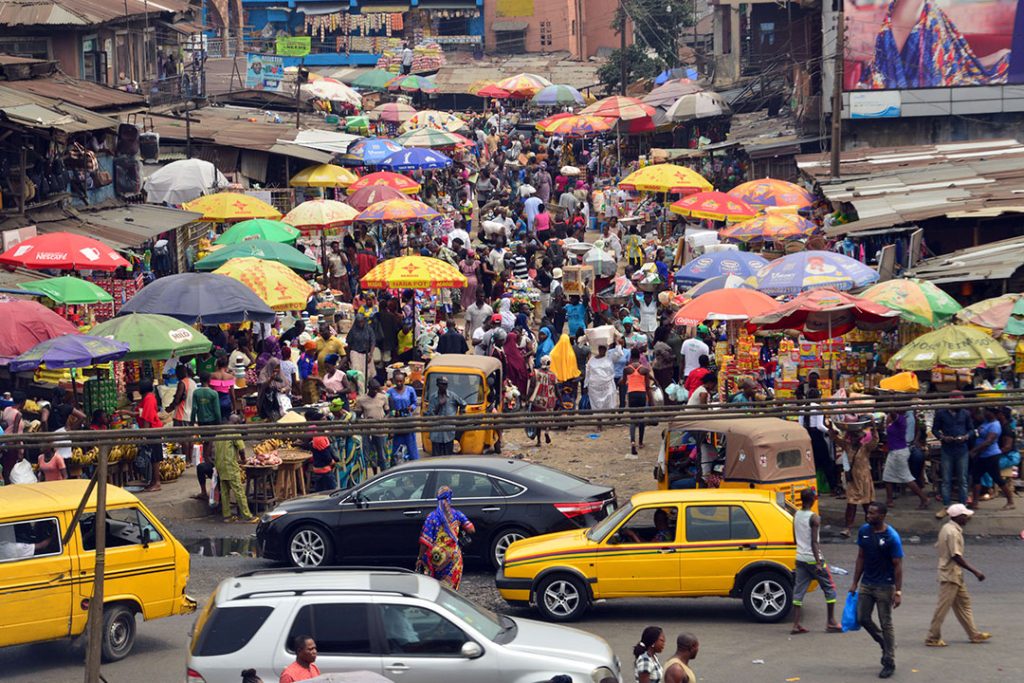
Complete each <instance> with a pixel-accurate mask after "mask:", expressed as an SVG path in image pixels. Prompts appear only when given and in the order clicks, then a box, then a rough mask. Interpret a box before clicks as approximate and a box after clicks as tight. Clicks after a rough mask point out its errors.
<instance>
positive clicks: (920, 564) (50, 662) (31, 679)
mask: <svg viewBox="0 0 1024 683" xmlns="http://www.w3.org/2000/svg"><path fill="white" fill-rule="evenodd" d="M176 531H177V533H179V534H182V535H183V536H184V530H182V529H177V530H176ZM968 543H969V544H970V545H969V546H968V554H969V557H970V558H971V559H972V560H973V561H974V562H975V563H976V564H977V565H979V566H980V567H981V568H982V569H983V571H985V572H986V573H987V574H988V580H987V581H985V583H983V584H978V583H977V582H975V581H974V580H973V578H972V579H971V581H970V585H969V588H970V591H971V593H972V595H973V597H974V608H975V615H976V617H977V619H978V623H979V625H980V626H981V627H982V628H983V629H985V630H989V631H992V632H993V633H994V634H995V636H994V638H993V640H992V641H991V642H989V643H987V644H984V645H970V644H968V643H967V642H966V639H965V637H964V634H963V632H962V631H961V630H960V627H959V625H958V624H957V623H956V621H955V620H954V619H953V617H952V615H950V617H949V619H948V621H947V624H946V626H947V628H946V629H945V631H944V633H943V636H944V638H945V639H946V641H947V642H949V644H950V646H949V647H947V648H945V649H944V650H934V649H929V648H926V647H925V646H924V645H923V644H922V640H923V639H924V634H925V629H926V626H927V623H928V621H929V619H930V617H931V612H932V608H933V607H934V602H935V597H934V596H935V571H934V549H933V548H932V547H931V545H930V544H923V545H908V546H907V555H908V557H907V561H906V572H905V580H904V594H905V597H904V605H903V606H902V607H901V608H900V609H899V610H897V612H896V633H897V642H898V645H899V647H898V651H897V672H896V680H920V681H926V680H938V679H941V680H949V681H966V680H970V681H972V683H986V682H992V683H997V682H998V683H1002V682H1003V681H1007V680H1011V678H1013V677H1014V674H1013V673H1012V672H1013V671H1014V666H1015V665H1014V662H1016V661H1018V659H1019V655H1018V647H1017V645H1016V638H1015V635H1016V634H1017V631H1018V628H1019V624H1020V615H1021V609H1022V607H1024V604H1022V603H1024V598H1022V595H1021V591H1020V590H1019V584H1018V578H1019V569H1018V568H1019V567H1020V566H1021V563H1022V562H1024V544H1022V543H1021V542H1019V541H1002V542H995V541H988V542H985V543H984V544H982V542H981V541H976V540H973V539H969V540H968ZM229 545H230V544H229ZM826 555H827V556H828V557H829V558H830V560H831V561H832V563H833V564H834V565H836V566H839V567H843V568H847V569H851V570H852V568H853V560H854V557H855V553H854V547H853V546H852V545H845V544H844V545H835V544H831V545H828V546H826ZM265 566H266V564H265V563H264V562H263V561H261V560H257V559H252V558H248V557H212V558H211V557H194V559H193V573H192V583H191V586H192V587H191V588H190V592H191V593H192V594H193V595H196V596H198V597H199V598H200V600H201V601H203V602H205V600H206V599H207V597H208V596H209V594H210V591H211V590H212V589H213V587H214V586H215V585H216V584H217V582H218V581H219V580H221V579H222V578H224V577H226V576H230V575H232V574H236V573H239V572H242V571H247V570H250V569H256V568H262V567H265ZM838 581H839V588H840V591H843V590H844V589H845V587H846V585H848V583H849V577H839V578H838ZM464 590H465V591H466V592H467V593H469V594H470V595H471V596H472V597H473V598H474V599H477V600H478V601H480V602H482V603H484V604H487V605H497V604H501V600H500V598H499V597H497V594H496V592H495V591H494V589H493V579H492V577H491V575H490V574H489V573H485V572H483V571H482V570H479V569H477V570H475V571H471V572H470V574H469V575H468V576H467V578H466V582H465V583H464ZM808 604H809V607H808V609H807V612H808V615H807V618H806V620H805V624H806V625H807V626H808V627H809V628H811V629H812V632H811V633H809V634H807V635H803V636H797V637H792V636H790V635H789V625H788V623H786V624H778V625H772V626H761V625H755V624H752V623H751V622H749V621H748V620H747V618H746V615H745V613H744V612H743V609H742V607H741V605H740V603H739V602H738V601H729V600H710V599H701V600H695V601H685V600H666V601H661V602H657V601H654V600H629V601H621V602H612V603H606V604H603V605H599V606H597V608H596V609H595V610H594V611H593V612H591V613H590V615H588V617H587V619H586V620H585V621H583V622H581V623H580V624H578V626H580V627H582V628H585V629H587V630H589V631H592V632H594V633H597V634H599V635H601V636H602V637H604V638H605V639H607V640H608V641H609V642H610V643H611V644H612V646H613V647H614V649H615V652H616V653H617V654H618V655H619V657H620V658H621V659H622V660H623V662H624V663H627V662H631V655H630V653H631V649H632V646H633V645H634V644H635V643H636V641H637V640H638V638H639V635H640V632H641V631H642V630H643V628H644V627H645V626H647V625H649V624H657V625H661V626H662V627H664V628H665V629H666V631H667V632H668V634H669V635H670V641H671V640H672V639H674V637H675V634H676V633H678V632H680V631H682V630H687V631H692V632H693V633H695V634H697V636H698V637H699V638H700V641H701V652H700V658H699V660H698V661H697V662H696V663H695V667H694V668H695V670H696V671H697V673H698V676H699V677H700V679H701V680H704V681H758V682H759V683H766V682H769V681H779V682H784V681H788V682H789V683H794V681H796V680H797V679H799V680H800V681H801V682H802V683H809V682H815V683H817V682H828V681H835V682H840V681H855V680H870V679H874V678H875V676H876V674H877V673H878V669H879V665H878V658H879V652H878V648H877V646H876V645H875V644H874V643H873V642H871V641H870V639H869V638H868V636H867V635H865V634H864V633H851V634H843V635H827V634H825V633H824V632H819V629H820V628H821V627H823V626H824V611H825V610H824V604H823V602H822V601H821V595H820V593H818V594H812V596H810V597H809V599H808ZM515 614H517V613H513V615H515ZM518 614H519V615H520V616H527V617H529V616H532V614H531V613H529V612H520V613H518ZM194 619H195V617H194V616H188V617H176V618H172V619H164V620H161V621H155V622H152V623H148V624H141V625H140V628H139V636H138V640H137V642H136V645H135V651H134V652H133V654H132V655H131V656H130V657H129V658H128V659H126V660H125V661H122V662H119V663H117V664H113V665H109V666H106V667H104V669H103V675H104V676H105V678H106V679H107V681H109V683H136V682H137V681H143V680H144V681H147V682H148V683H163V682H165V681H166V682H171V681H181V680H183V678H184V672H185V661H186V651H187V643H188V633H189V630H190V629H191V627H192V623H193V621H194ZM668 656H669V653H668V652H667V651H666V653H665V656H664V657H663V659H667V658H668ZM81 661H82V660H81V656H80V653H79V652H78V651H76V650H73V649H72V648H69V647H68V644H67V643H66V642H57V643H49V644H42V645H35V646H30V647H17V648H9V649H6V650H0V671H3V672H4V674H3V680H5V681H9V682H11V683H38V682H39V681H74V680H78V679H79V678H80V676H81ZM629 669H630V670H629V671H628V672H627V673H628V675H627V676H626V678H625V680H626V681H627V683H628V681H631V680H632V673H631V666H630V667H629ZM268 683H271V682H268Z"/></svg>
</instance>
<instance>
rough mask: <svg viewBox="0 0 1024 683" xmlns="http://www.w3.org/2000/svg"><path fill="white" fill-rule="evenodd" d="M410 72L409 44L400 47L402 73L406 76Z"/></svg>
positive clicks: (410, 50) (410, 49)
mask: <svg viewBox="0 0 1024 683" xmlns="http://www.w3.org/2000/svg"><path fill="white" fill-rule="evenodd" d="M411 72H412V48H410V47H409V43H405V44H404V45H402V73H403V74H408V73H411Z"/></svg>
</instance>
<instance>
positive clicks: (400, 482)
mask: <svg viewBox="0 0 1024 683" xmlns="http://www.w3.org/2000/svg"><path fill="white" fill-rule="evenodd" d="M429 476H430V473H429V472H427V471H425V470H417V471H415V472H402V473H400V474H395V475H392V476H390V477H385V478H383V479H378V480H376V481H373V482H370V483H369V484H368V485H366V486H364V487H363V488H362V489H360V490H359V492H358V493H359V498H360V499H361V500H365V501H368V502H370V503H384V502H388V501H398V500H423V491H424V489H426V487H427V478H428V477H429Z"/></svg>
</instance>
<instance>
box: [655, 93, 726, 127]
mask: <svg viewBox="0 0 1024 683" xmlns="http://www.w3.org/2000/svg"><path fill="white" fill-rule="evenodd" d="M730 113H732V110H731V109H730V108H729V103H728V102H726V101H725V98H724V97H722V96H721V95H719V94H718V93H716V92H712V91H709V90H701V91H700V92H692V93H688V94H686V95H681V96H680V97H679V99H678V100H676V101H675V102H674V103H673V104H672V106H670V107H669V108H668V111H667V112H665V117H666V118H667V119H668V120H669V121H692V120H694V119H708V118H711V117H713V116H726V115H728V114H730Z"/></svg>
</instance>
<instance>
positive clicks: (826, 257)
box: [755, 251, 878, 296]
mask: <svg viewBox="0 0 1024 683" xmlns="http://www.w3.org/2000/svg"><path fill="white" fill-rule="evenodd" d="M877 280H878V271H877V270H875V269H874V268H869V267H868V266H866V265H864V264H863V263H861V262H860V261H858V260H856V259H852V258H850V257H849V256H843V255H842V254H837V253H835V252H832V251H798V252H796V253H795V254H788V255H786V256H783V257H782V258H778V259H775V260H774V261H772V262H771V263H769V264H768V265H767V266H765V267H764V268H762V269H761V271H760V272H759V273H758V274H757V275H756V278H755V286H756V287H757V289H758V290H760V291H762V292H764V293H765V294H770V295H772V296H778V295H780V294H793V295H795V294H799V293H800V292H803V291H806V290H809V289H818V288H821V287H832V288H834V289H839V290H846V289H853V288H855V287H864V286H867V285H869V284H871V283H872V282H876V281H877Z"/></svg>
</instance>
